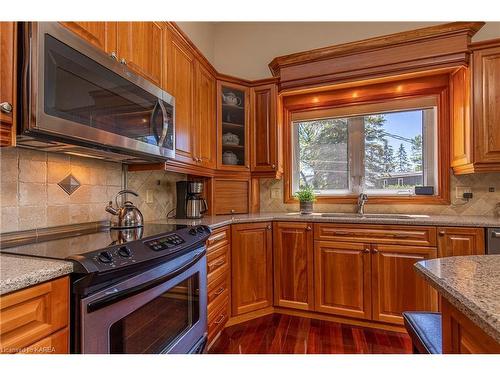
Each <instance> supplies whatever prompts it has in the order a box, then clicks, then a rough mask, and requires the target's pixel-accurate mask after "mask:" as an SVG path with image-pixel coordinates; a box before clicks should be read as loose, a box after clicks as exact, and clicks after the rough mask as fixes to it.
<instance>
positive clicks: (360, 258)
mask: <svg viewBox="0 0 500 375" xmlns="http://www.w3.org/2000/svg"><path fill="white" fill-rule="evenodd" d="M314 271H315V275H314V279H315V283H314V288H315V310H316V311H318V312H322V313H330V314H337V315H343V316H348V317H353V318H363V319H370V318H371V302H370V301H371V296H370V245H364V244H359V243H349V242H329V241H315V243H314Z"/></svg>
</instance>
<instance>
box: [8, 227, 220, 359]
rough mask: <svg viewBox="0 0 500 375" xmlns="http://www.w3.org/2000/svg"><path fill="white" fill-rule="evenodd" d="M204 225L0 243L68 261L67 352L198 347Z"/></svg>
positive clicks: (203, 322) (202, 325) (203, 308)
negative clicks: (71, 271) (69, 327)
mask: <svg viewBox="0 0 500 375" xmlns="http://www.w3.org/2000/svg"><path fill="white" fill-rule="evenodd" d="M210 233H211V231H210V228H208V227H207V226H195V227H188V226H180V225H168V224H149V225H145V226H144V227H139V228H134V229H125V230H113V229H111V230H109V229H108V230H105V231H101V232H97V233H90V234H82V235H78V236H73V237H68V238H61V239H56V240H52V241H46V242H35V243H32V244H29V245H24V246H17V247H11V248H3V249H1V252H3V253H8V254H16V255H27V256H36V257H43V258H51V259H63V260H69V261H72V262H73V264H74V269H75V273H74V274H73V275H72V351H73V352H77V353H130V354H132V353H194V352H202V351H203V347H204V344H205V342H206V331H207V316H206V315H207V301H206V298H207V290H206V288H207V285H206V282H207V281H206V256H205V254H206V248H205V242H206V240H207V239H208V237H209V235H210Z"/></svg>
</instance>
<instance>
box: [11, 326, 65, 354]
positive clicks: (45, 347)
mask: <svg viewBox="0 0 500 375" xmlns="http://www.w3.org/2000/svg"><path fill="white" fill-rule="evenodd" d="M20 353H21V354H68V353H69V328H68V327H66V328H63V329H61V330H60V331H57V332H56V333H53V334H52V335H50V336H48V337H46V338H44V339H41V340H40V341H38V342H35V343H34V344H32V345H30V346H28V347H27V348H24V349H23V350H22V351H21V352H20Z"/></svg>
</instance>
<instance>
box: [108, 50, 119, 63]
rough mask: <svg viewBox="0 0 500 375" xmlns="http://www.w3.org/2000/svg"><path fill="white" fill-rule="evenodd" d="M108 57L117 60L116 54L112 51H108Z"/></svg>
mask: <svg viewBox="0 0 500 375" xmlns="http://www.w3.org/2000/svg"><path fill="white" fill-rule="evenodd" d="M109 57H111V58H112V59H113V60H117V61H118V56H117V55H116V52H115V51H113V52H111V53H110V55H109Z"/></svg>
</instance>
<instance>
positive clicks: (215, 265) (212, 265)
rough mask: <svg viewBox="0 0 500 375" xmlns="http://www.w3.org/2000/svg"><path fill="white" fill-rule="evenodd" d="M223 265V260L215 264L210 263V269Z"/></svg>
mask: <svg viewBox="0 0 500 375" xmlns="http://www.w3.org/2000/svg"><path fill="white" fill-rule="evenodd" d="M224 263H225V261H224V260H218V261H217V262H215V263H212V264H211V265H210V268H212V267H219V266H222V265H223V264H224Z"/></svg>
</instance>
